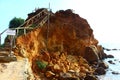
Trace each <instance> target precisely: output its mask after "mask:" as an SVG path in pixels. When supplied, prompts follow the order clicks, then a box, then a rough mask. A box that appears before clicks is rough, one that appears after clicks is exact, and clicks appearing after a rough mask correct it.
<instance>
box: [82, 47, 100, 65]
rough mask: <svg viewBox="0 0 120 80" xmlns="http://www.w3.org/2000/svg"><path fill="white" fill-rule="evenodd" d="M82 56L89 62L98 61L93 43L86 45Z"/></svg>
mask: <svg viewBox="0 0 120 80" xmlns="http://www.w3.org/2000/svg"><path fill="white" fill-rule="evenodd" d="M84 58H85V59H86V60H87V61H88V62H90V63H93V62H96V61H97V62H98V60H99V56H98V50H97V48H96V47H95V46H94V45H91V46H88V47H86V49H85V55H84Z"/></svg>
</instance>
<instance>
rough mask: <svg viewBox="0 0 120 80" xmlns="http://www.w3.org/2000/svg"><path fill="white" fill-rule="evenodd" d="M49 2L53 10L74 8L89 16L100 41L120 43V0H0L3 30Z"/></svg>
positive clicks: (82, 14)
mask: <svg viewBox="0 0 120 80" xmlns="http://www.w3.org/2000/svg"><path fill="white" fill-rule="evenodd" d="M49 3H50V8H51V9H52V11H53V12H56V11H58V10H66V9H73V10H74V12H75V13H76V14H79V16H81V17H82V18H85V19H87V21H88V23H89V25H90V26H91V28H92V29H93V31H94V36H95V38H96V39H97V40H98V41H99V43H100V44H103V43H108V44H111V43H115V44H120V35H119V34H120V28H119V27H120V22H119V21H120V0H0V33H1V32H2V31H3V30H5V29H6V28H8V26H9V21H10V20H11V19H13V18H14V17H17V18H19V17H21V18H23V19H26V18H27V14H28V13H31V12H32V11H34V10H35V8H48V7H49ZM4 35H5V34H3V35H2V42H3V40H4V37H5V36H4Z"/></svg>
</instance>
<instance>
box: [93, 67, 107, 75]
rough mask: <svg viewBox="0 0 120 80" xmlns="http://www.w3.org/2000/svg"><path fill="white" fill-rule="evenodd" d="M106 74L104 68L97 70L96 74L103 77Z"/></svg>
mask: <svg viewBox="0 0 120 80" xmlns="http://www.w3.org/2000/svg"><path fill="white" fill-rule="evenodd" d="M105 73H106V71H105V69H104V68H103V67H98V68H97V69H96V70H95V74H97V75H103V74H105Z"/></svg>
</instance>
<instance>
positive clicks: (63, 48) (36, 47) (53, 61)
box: [14, 10, 99, 78]
mask: <svg viewBox="0 0 120 80" xmlns="http://www.w3.org/2000/svg"><path fill="white" fill-rule="evenodd" d="M47 27H48V25H47V24H45V25H44V26H43V27H38V28H36V29H34V30H33V31H31V32H29V33H27V34H26V35H22V36H20V37H18V38H17V40H16V49H15V50H14V51H15V55H16V56H21V57H26V58H28V59H29V61H30V65H31V67H32V70H33V73H34V74H35V75H38V74H39V73H40V72H41V73H46V76H48V77H49V76H55V77H57V78H58V75H60V72H63V73H67V72H69V71H70V70H73V71H74V73H75V74H79V76H81V77H85V76H86V73H90V74H92V73H93V72H92V69H91V67H90V66H89V65H88V62H87V61H86V60H85V59H84V58H82V57H85V58H86V59H87V60H88V61H90V62H91V61H94V60H97V61H98V59H99V57H98V56H97V54H98V52H99V51H98V52H97V48H96V46H97V44H98V41H97V40H96V39H95V38H94V35H93V30H92V29H91V28H90V26H89V24H88V22H87V21H86V20H85V19H83V18H81V17H80V16H79V15H77V14H75V13H73V12H72V11H71V10H66V11H62V10H61V11H58V12H56V13H55V14H54V15H52V16H51V17H50V26H49V33H48V34H47V32H48V30H47ZM47 36H48V38H47ZM91 45H92V46H91ZM93 46H94V49H93ZM89 50H92V52H93V53H92V52H90V51H89ZM66 53H67V54H66ZM86 55H87V56H86ZM88 55H91V56H88ZM79 56H82V57H79ZM91 57H93V58H91ZM73 58H75V59H74V60H75V61H74V60H72V59H73ZM37 61H39V62H38V63H36V62H37ZM41 64H42V65H41ZM44 64H45V65H47V66H44ZM41 69H42V70H41ZM41 76H42V75H41Z"/></svg>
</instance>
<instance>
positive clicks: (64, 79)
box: [61, 77, 80, 80]
mask: <svg viewBox="0 0 120 80" xmlns="http://www.w3.org/2000/svg"><path fill="white" fill-rule="evenodd" d="M61 80H80V79H79V77H68V78H63V79H61Z"/></svg>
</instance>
